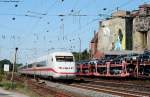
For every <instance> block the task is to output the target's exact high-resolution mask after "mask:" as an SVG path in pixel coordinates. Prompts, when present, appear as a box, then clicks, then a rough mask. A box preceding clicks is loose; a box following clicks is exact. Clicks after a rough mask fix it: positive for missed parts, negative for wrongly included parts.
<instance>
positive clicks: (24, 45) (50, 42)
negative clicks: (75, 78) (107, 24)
mask: <svg viewBox="0 0 150 97" xmlns="http://www.w3.org/2000/svg"><path fill="white" fill-rule="evenodd" d="M1 1H5V0H0V41H1V42H0V59H4V58H7V59H10V60H13V55H14V49H15V47H18V48H19V51H18V62H19V63H22V62H23V63H26V61H27V60H30V59H34V58H36V57H39V56H42V55H45V54H48V52H52V51H57V50H70V51H77V52H78V51H79V38H80V39H81V43H82V50H84V49H89V42H90V40H91V38H92V37H93V32H94V30H98V22H99V21H100V20H101V19H104V18H106V17H107V15H110V14H111V13H112V12H113V11H115V10H116V8H117V7H119V9H121V10H135V9H138V6H139V5H141V4H143V3H144V2H146V3H150V0H64V1H63V2H62V0H21V2H1ZM104 8H105V9H106V10H103V9H104ZM99 14H107V15H104V16H102V17H100V16H98V15H99ZM59 15H65V16H59ZM73 15H76V16H73ZM77 15H86V16H77Z"/></svg>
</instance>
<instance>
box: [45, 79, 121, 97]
mask: <svg viewBox="0 0 150 97" xmlns="http://www.w3.org/2000/svg"><path fill="white" fill-rule="evenodd" d="M46 84H47V85H48V86H50V87H52V88H53V87H54V88H57V89H61V90H64V91H67V92H70V93H73V94H77V95H80V96H83V97H120V96H117V95H111V94H107V93H102V92H96V91H93V90H87V89H81V88H77V87H72V86H67V85H63V84H59V83H53V82H49V81H48V82H46Z"/></svg>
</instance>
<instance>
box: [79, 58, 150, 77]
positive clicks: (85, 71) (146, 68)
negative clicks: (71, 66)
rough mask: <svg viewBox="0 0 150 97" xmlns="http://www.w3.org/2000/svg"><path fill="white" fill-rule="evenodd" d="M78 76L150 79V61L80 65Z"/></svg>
mask: <svg viewBox="0 0 150 97" xmlns="http://www.w3.org/2000/svg"><path fill="white" fill-rule="evenodd" d="M77 75H78V76H89V77H93V76H95V77H111V78H127V77H132V78H150V61H143V62H139V61H138V60H136V61H130V62H127V61H121V62H119V63H118V62H117V63H113V62H106V63H105V64H78V65H77Z"/></svg>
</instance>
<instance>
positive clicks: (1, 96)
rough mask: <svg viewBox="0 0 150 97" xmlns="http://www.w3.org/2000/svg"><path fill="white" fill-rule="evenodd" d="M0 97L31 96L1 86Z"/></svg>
mask: <svg viewBox="0 0 150 97" xmlns="http://www.w3.org/2000/svg"><path fill="white" fill-rule="evenodd" d="M0 97H29V96H26V95H23V94H21V93H17V92H10V91H7V90H4V89H2V88H0Z"/></svg>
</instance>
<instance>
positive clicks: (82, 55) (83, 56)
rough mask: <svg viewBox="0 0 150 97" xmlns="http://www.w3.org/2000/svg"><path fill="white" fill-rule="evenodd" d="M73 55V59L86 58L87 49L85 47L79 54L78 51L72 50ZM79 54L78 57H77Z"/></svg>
mask: <svg viewBox="0 0 150 97" xmlns="http://www.w3.org/2000/svg"><path fill="white" fill-rule="evenodd" d="M72 53H73V55H74V57H75V61H80V60H88V59H89V55H90V54H89V51H88V50H87V49H85V50H84V51H83V52H81V54H80V53H79V52H72ZM79 56H80V59H79Z"/></svg>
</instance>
